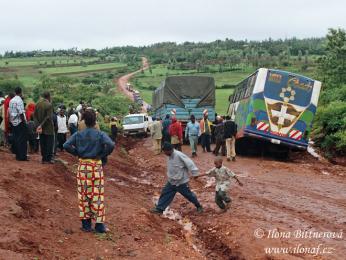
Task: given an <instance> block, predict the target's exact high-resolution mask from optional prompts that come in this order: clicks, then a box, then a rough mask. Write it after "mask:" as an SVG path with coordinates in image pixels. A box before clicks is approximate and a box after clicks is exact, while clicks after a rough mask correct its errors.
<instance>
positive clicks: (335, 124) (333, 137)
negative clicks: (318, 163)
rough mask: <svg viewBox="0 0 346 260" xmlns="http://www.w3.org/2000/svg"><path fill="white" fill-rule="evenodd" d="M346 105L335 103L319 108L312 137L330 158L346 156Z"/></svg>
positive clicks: (340, 102)
mask: <svg viewBox="0 0 346 260" xmlns="http://www.w3.org/2000/svg"><path fill="white" fill-rule="evenodd" d="M345 133H346V103H345V102H343V101H334V102H331V103H329V104H328V105H327V106H320V107H319V108H318V111H317V114H316V118H315V123H314V130H313V131H312V137H313V139H314V141H315V142H316V144H317V145H319V146H321V148H322V149H323V150H324V151H325V152H326V155H327V156H328V157H332V156H335V155H345V154H346V152H345V151H346V137H345V136H346V135H345Z"/></svg>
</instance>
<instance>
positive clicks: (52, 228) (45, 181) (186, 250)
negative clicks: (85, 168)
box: [0, 146, 201, 260]
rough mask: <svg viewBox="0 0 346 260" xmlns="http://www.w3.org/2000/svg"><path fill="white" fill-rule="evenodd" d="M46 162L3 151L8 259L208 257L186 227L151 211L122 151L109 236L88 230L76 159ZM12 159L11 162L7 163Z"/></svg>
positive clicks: (113, 177)
mask: <svg viewBox="0 0 346 260" xmlns="http://www.w3.org/2000/svg"><path fill="white" fill-rule="evenodd" d="M59 157H60V159H63V160H64V161H65V162H67V163H68V165H67V166H65V165H63V164H62V163H58V164H56V165H54V166H49V165H48V166H47V165H41V164H40V163H39V160H40V158H39V157H38V156H32V157H31V161H30V162H22V163H18V162H16V161H15V160H13V155H12V154H10V153H8V152H7V151H3V150H1V151H0V161H1V165H2V167H1V169H0V196H1V201H0V209H1V210H0V221H1V224H2V225H1V226H2V227H3V235H2V236H1V238H0V259H6V260H7V259H33V258H34V257H37V258H38V259H119V258H124V259H129V258H131V259H132V258H134V257H135V258H138V259H152V256H153V255H154V256H155V259H183V258H184V256H185V255H187V256H189V258H190V257H191V258H192V259H200V257H201V256H200V255H199V254H198V253H197V252H195V251H194V250H193V248H191V247H189V246H188V244H187V242H186V241H185V239H183V233H182V232H181V231H180V225H179V224H177V223H175V222H172V221H170V220H166V219H164V220H160V219H158V218H156V217H155V216H152V215H151V214H149V213H148V212H147V209H148V208H150V207H151V206H152V200H151V196H148V195H147V193H148V190H147V188H146V186H145V185H144V186H143V185H141V184H140V183H137V182H136V181H135V179H134V178H136V177H138V178H139V177H140V174H141V173H142V171H141V170H140V168H139V167H138V168H137V166H136V165H134V163H133V162H132V160H131V158H128V157H127V155H126V147H119V146H118V148H117V151H116V152H114V153H113V155H112V156H111V158H110V162H109V165H108V166H107V167H106V169H105V172H106V176H107V177H106V187H105V189H106V203H107V204H106V207H107V223H108V227H109V228H110V229H111V232H110V233H109V234H107V235H106V236H100V235H95V234H85V233H82V232H81V231H80V230H79V228H80V221H79V220H78V209H77V193H76V180H75V174H74V173H73V170H74V169H75V165H74V163H76V159H75V158H72V157H71V156H69V155H67V154H62V155H61V156H59ZM5 162H6V163H5Z"/></svg>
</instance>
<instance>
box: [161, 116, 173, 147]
mask: <svg viewBox="0 0 346 260" xmlns="http://www.w3.org/2000/svg"><path fill="white" fill-rule="evenodd" d="M171 123H172V121H171V118H170V115H169V114H167V115H166V117H165V119H164V120H163V122H162V141H163V142H162V145H163V144H164V143H165V142H168V143H170V142H171V136H170V135H169V126H170V125H171Z"/></svg>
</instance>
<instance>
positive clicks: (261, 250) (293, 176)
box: [130, 140, 346, 259]
mask: <svg viewBox="0 0 346 260" xmlns="http://www.w3.org/2000/svg"><path fill="white" fill-rule="evenodd" d="M150 147H151V143H150V140H146V141H145V142H144V145H143V146H142V145H137V146H136V147H135V148H134V149H133V150H132V151H130V154H131V155H132V156H133V157H135V158H136V159H135V161H137V162H140V164H141V165H147V164H148V165H154V166H155V167H158V171H157V172H161V174H157V172H152V173H150V175H151V178H150V180H148V181H150V183H153V184H155V185H157V184H159V186H162V185H163V184H164V181H163V179H162V176H161V175H162V174H163V172H164V169H165V156H164V155H160V156H157V157H153V156H152V154H151V153H149V152H148V151H147V150H148V149H149V150H150ZM183 151H184V152H186V153H187V154H190V149H189V147H188V146H184V147H183ZM143 157H144V158H143ZM194 161H195V162H196V164H197V166H198V167H199V169H200V171H201V172H205V171H206V170H208V169H209V168H211V167H212V161H213V155H212V154H210V153H203V152H201V149H200V153H199V156H198V157H197V158H196V159H194ZM225 165H226V166H228V167H229V168H231V169H232V170H234V171H235V172H236V173H237V174H238V175H239V177H240V179H241V180H242V182H243V183H244V186H243V187H239V186H237V185H236V184H235V183H234V184H233V186H232V189H231V196H232V198H233V202H232V206H231V209H230V211H228V212H226V213H222V212H221V211H220V210H219V209H218V208H217V206H216V204H215V203H214V185H213V182H212V181H213V180H212V179H210V178H208V177H202V178H201V179H199V180H198V181H191V187H192V188H193V190H194V191H195V192H196V194H197V196H198V198H199V199H200V200H201V201H202V204H203V205H204V208H205V213H203V214H201V215H197V214H195V212H194V208H193V206H192V205H190V204H188V203H187V202H186V201H185V200H183V199H182V198H181V197H180V196H177V197H179V199H177V200H175V201H174V203H173V204H172V210H173V212H176V213H178V215H180V216H182V217H183V218H186V221H187V222H191V223H192V226H193V228H194V233H195V234H194V236H192V237H194V238H195V240H196V244H195V246H197V248H198V246H199V245H202V249H201V252H203V254H204V255H205V256H207V257H208V258H209V257H211V258H212V257H215V258H222V259H231V258H232V257H234V258H244V259H266V258H267V259H302V258H303V259H310V258H312V259H316V258H317V259H344V255H345V253H346V243H345V242H346V239H345V235H344V234H343V229H345V227H346V178H345V177H346V168H344V167H341V166H335V165H332V164H329V163H328V162H320V161H318V160H316V159H315V158H313V157H312V156H310V155H309V154H308V153H297V154H293V158H292V159H291V160H290V161H289V162H280V161H276V160H274V159H271V158H258V157H253V158H250V157H238V159H237V161H236V162H225ZM156 191H157V192H158V191H159V190H156ZM280 250H281V251H280Z"/></svg>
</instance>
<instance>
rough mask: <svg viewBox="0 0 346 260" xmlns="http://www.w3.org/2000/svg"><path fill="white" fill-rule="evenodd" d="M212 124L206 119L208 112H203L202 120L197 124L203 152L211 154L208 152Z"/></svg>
mask: <svg viewBox="0 0 346 260" xmlns="http://www.w3.org/2000/svg"><path fill="white" fill-rule="evenodd" d="M211 126H212V123H211V122H210V121H209V119H208V110H206V109H205V110H204V111H203V119H202V120H201V121H200V122H199V127H200V129H201V130H200V131H201V145H202V148H203V152H205V151H207V152H211V150H210V134H211Z"/></svg>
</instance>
